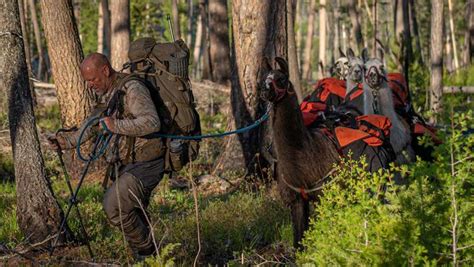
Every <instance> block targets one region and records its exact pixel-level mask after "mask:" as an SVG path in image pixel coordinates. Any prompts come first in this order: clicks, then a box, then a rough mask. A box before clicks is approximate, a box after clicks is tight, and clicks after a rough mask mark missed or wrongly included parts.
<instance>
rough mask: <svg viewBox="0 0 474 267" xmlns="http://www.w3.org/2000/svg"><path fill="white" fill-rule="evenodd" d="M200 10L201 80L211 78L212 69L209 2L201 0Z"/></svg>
mask: <svg viewBox="0 0 474 267" xmlns="http://www.w3.org/2000/svg"><path fill="white" fill-rule="evenodd" d="M203 2H204V3H203V5H201V6H202V8H201V9H200V11H201V19H202V30H203V38H202V46H201V49H202V52H201V55H202V79H203V80H212V69H211V57H210V51H209V49H210V47H209V12H208V4H209V2H208V1H206V0H204V1H203Z"/></svg>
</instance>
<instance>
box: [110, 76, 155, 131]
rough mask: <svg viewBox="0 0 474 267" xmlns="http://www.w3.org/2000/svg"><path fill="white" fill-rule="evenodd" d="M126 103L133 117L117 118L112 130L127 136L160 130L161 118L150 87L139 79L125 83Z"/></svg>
mask: <svg viewBox="0 0 474 267" xmlns="http://www.w3.org/2000/svg"><path fill="white" fill-rule="evenodd" d="M125 87H126V94H125V105H127V110H128V111H129V112H130V113H131V115H132V116H131V118H124V119H115V120H113V122H112V123H111V125H109V124H108V125H107V126H111V127H110V128H111V129H110V130H111V131H112V132H114V133H117V134H121V135H127V136H136V137H139V136H145V135H148V134H151V133H154V132H158V131H159V130H160V126H161V123H160V119H159V117H158V113H157V111H156V107H155V104H154V103H153V100H152V99H151V96H150V92H149V91H148V88H146V87H145V85H143V84H142V83H140V82H138V81H134V80H132V81H129V82H127V83H126V84H125Z"/></svg>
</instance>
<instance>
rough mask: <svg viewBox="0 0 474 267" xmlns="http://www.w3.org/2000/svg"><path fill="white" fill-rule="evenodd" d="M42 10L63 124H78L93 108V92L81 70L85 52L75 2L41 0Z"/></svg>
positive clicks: (70, 125)
mask: <svg viewBox="0 0 474 267" xmlns="http://www.w3.org/2000/svg"><path fill="white" fill-rule="evenodd" d="M41 11H42V17H41V19H42V23H43V25H44V30H45V36H46V41H47V43H48V52H49V57H50V59H51V65H52V69H53V76H54V83H55V84H56V91H57V94H58V102H59V106H60V108H61V119H62V122H63V126H65V127H72V126H74V125H79V123H80V122H82V121H83V120H84V119H85V118H86V117H87V115H88V114H89V112H90V110H91V107H92V104H93V95H92V92H91V91H89V90H87V89H86V86H85V82H84V80H83V79H82V76H81V72H80V70H79V65H80V63H81V61H82V59H83V54H82V47H81V43H80V41H79V34H78V30H77V27H76V24H75V23H74V15H73V9H72V4H71V1H68V0H60V1H59V0H41Z"/></svg>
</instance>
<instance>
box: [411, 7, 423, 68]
mask: <svg viewBox="0 0 474 267" xmlns="http://www.w3.org/2000/svg"><path fill="white" fill-rule="evenodd" d="M410 18H411V25H412V28H413V35H414V37H415V45H416V51H418V53H420V55H419V57H418V63H420V65H422V66H423V65H424V64H425V63H424V60H423V51H422V50H421V40H420V33H419V31H418V19H417V15H416V8H415V0H410Z"/></svg>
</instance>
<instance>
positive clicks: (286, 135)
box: [272, 94, 310, 148]
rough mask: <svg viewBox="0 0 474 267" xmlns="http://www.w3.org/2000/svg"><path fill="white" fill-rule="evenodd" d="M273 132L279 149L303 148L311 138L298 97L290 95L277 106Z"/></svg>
mask: <svg viewBox="0 0 474 267" xmlns="http://www.w3.org/2000/svg"><path fill="white" fill-rule="evenodd" d="M272 122H273V125H272V126H273V132H274V136H275V142H276V144H277V146H278V147H293V148H303V147H304V146H305V145H306V144H307V143H308V142H309V138H310V134H309V131H308V129H307V128H306V127H305V126H304V123H303V116H302V115H301V111H300V107H299V105H298V100H297V98H296V95H295V94H293V95H288V96H286V97H284V98H283V99H281V100H280V102H278V103H276V104H275V107H274V113H273V118H272Z"/></svg>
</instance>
